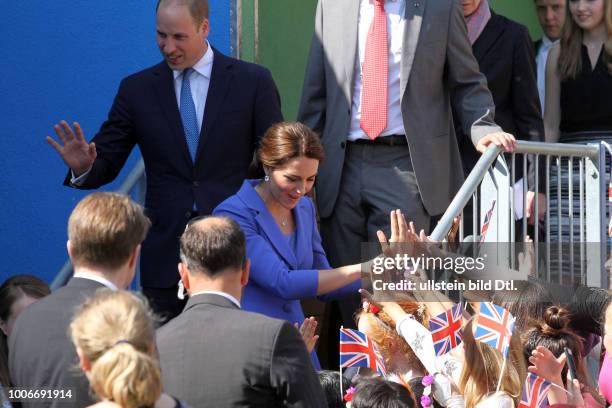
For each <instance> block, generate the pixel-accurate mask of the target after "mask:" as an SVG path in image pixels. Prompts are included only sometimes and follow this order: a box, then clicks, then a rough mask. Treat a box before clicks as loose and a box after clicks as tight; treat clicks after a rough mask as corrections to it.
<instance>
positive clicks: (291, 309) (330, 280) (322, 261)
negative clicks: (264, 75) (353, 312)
mask: <svg viewBox="0 0 612 408" xmlns="http://www.w3.org/2000/svg"><path fill="white" fill-rule="evenodd" d="M257 158H258V160H259V161H260V163H262V164H263V168H264V172H265V174H266V176H265V177H264V179H263V180H245V181H244V183H243V184H242V187H241V188H240V190H239V191H238V192H237V193H236V194H235V195H233V196H231V197H229V198H228V199H227V200H225V201H224V202H222V203H221V204H220V205H219V206H218V207H217V208H216V209H215V210H214V211H213V214H214V215H224V216H229V217H231V218H232V219H234V220H235V221H237V222H238V224H239V225H240V227H241V228H242V230H243V231H244V233H245V236H246V241H247V256H248V257H249V259H250V260H251V270H250V276H249V283H248V284H247V286H246V287H245V290H244V295H243V297H242V308H243V309H244V310H249V311H254V312H259V313H262V314H265V315H267V316H271V317H276V318H279V319H284V320H287V321H289V322H294V323H299V324H301V323H302V322H303V321H304V313H303V311H302V307H301V304H300V300H301V299H308V298H314V297H319V298H320V299H322V300H327V299H335V298H338V297H341V296H343V295H345V294H349V293H356V292H357V290H358V289H359V288H360V286H361V282H360V277H361V270H362V265H361V264H355V265H348V266H343V267H340V268H335V269H332V268H331V267H330V265H329V262H328V261H327V258H326V256H325V251H324V250H323V247H322V246H321V236H320V235H319V231H318V228H317V223H316V213H315V206H314V204H313V202H312V200H311V199H310V198H308V197H306V196H305V195H306V194H307V193H308V192H309V191H310V190H311V189H312V187H313V185H314V182H315V178H316V175H317V170H318V166H319V162H320V161H321V160H323V158H324V153H323V147H322V145H321V143H320V141H319V137H318V136H317V135H316V133H314V132H313V131H312V130H311V129H309V128H308V127H307V126H305V125H303V124H301V123H289V122H284V123H278V124H276V125H274V126H272V127H271V128H270V129H269V130H268V131H267V132H266V134H265V135H264V137H263V138H262V140H261V142H260V147H259V150H258V152H257ZM391 216H392V218H395V219H394V220H393V221H394V222H393V225H394V226H395V229H394V232H392V237H391V241H394V240H395V238H396V237H395V236H394V235H397V234H398V229H399V227H398V225H400V224H398V220H399V219H400V218H401V222H402V224H401V226H404V227H405V221H404V220H403V217H402V216H401V214H399V212H397V213H396V212H393V213H392V215H391ZM313 361H314V362H315V365H316V366H318V362H317V360H316V356H314V355H313ZM317 368H318V367H317Z"/></svg>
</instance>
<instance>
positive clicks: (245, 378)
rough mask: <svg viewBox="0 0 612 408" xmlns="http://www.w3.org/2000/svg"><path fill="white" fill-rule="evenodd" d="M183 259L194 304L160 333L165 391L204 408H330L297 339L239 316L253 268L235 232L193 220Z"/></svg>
mask: <svg viewBox="0 0 612 408" xmlns="http://www.w3.org/2000/svg"><path fill="white" fill-rule="evenodd" d="M180 256H181V263H180V264H179V274H180V275H181V281H182V282H183V285H184V287H185V289H186V290H187V292H188V293H189V296H190V298H189V301H188V302H187V305H186V306H185V310H183V313H181V314H180V315H179V316H177V317H176V318H174V319H173V320H171V321H170V322H168V323H167V324H166V325H165V326H163V327H162V328H160V329H159V331H158V333H157V348H158V351H159V357H160V362H161V369H162V376H163V380H164V389H165V391H166V392H167V393H168V394H170V395H173V396H175V397H177V398H179V399H181V400H182V401H184V402H185V403H187V404H188V405H189V406H193V407H202V408H205V407H211V408H212V407H214V408H224V407H247V406H248V407H324V406H327V404H326V402H325V396H324V394H323V390H322V388H321V386H320V384H319V382H318V380H317V377H316V375H315V372H314V368H313V366H312V363H311V362H310V357H309V355H308V352H307V351H306V346H305V345H304V341H303V340H302V338H301V337H300V335H299V333H298V331H297V330H296V329H295V328H294V327H293V326H292V325H291V324H289V323H288V322H286V321H283V320H278V319H272V318H270V317H267V316H263V315H260V314H256V313H251V312H245V311H242V310H240V298H241V296H242V289H243V288H244V285H246V283H247V281H248V277H249V265H250V263H249V260H248V259H247V258H246V243H245V238H244V234H243V232H242V231H241V230H240V227H239V226H238V224H236V222H235V221H233V220H231V219H229V218H225V217H204V218H201V217H199V218H194V219H193V220H192V221H191V222H190V223H189V224H187V228H186V229H185V232H184V233H183V235H182V237H181V240H180Z"/></svg>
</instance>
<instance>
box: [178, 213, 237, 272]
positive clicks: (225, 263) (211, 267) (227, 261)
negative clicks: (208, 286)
mask: <svg viewBox="0 0 612 408" xmlns="http://www.w3.org/2000/svg"><path fill="white" fill-rule="evenodd" d="M180 254H181V262H182V263H183V264H184V265H185V266H186V267H187V270H188V271H189V274H190V275H195V274H200V273H203V274H205V275H207V276H208V277H211V278H212V277H216V276H217V275H219V274H221V273H222V272H225V271H238V270H241V269H242V268H243V267H244V264H245V262H246V241H245V238H244V233H243V232H242V230H241V229H240V227H239V226H238V224H237V223H236V222H235V221H234V220H232V219H230V218H227V217H212V216H207V217H203V218H195V219H193V220H192V221H191V222H190V223H189V224H187V227H186V228H185V232H184V233H183V235H182V236H181V243H180Z"/></svg>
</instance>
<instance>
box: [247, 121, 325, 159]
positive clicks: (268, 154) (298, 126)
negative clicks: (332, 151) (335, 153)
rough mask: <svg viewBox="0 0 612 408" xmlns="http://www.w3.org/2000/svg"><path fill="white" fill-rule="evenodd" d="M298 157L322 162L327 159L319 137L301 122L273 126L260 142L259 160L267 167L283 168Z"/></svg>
mask: <svg viewBox="0 0 612 408" xmlns="http://www.w3.org/2000/svg"><path fill="white" fill-rule="evenodd" d="M297 157H308V158H309V159H315V160H318V161H322V160H323V159H324V158H325V153H324V152H323V145H321V140H320V139H319V136H318V135H317V134H316V133H315V132H314V131H313V130H312V129H310V128H309V127H308V126H306V125H304V124H303V123H300V122H279V123H276V124H274V125H272V126H271V127H270V128H269V129H268V130H267V131H266V134H265V135H264V136H263V138H262V139H261V141H260V142H259V149H258V150H257V160H258V161H259V162H260V163H261V164H263V165H264V166H265V167H269V168H272V169H274V168H277V167H282V166H284V165H285V164H287V162H289V161H290V160H292V159H295V158H297Z"/></svg>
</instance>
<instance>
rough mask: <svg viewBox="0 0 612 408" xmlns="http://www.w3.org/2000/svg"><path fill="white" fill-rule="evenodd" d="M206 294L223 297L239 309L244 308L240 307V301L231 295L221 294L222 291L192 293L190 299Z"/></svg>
mask: <svg viewBox="0 0 612 408" xmlns="http://www.w3.org/2000/svg"><path fill="white" fill-rule="evenodd" d="M204 294H211V295H219V296H223V297H224V298H226V299H227V300H229V301H230V302H232V303H233V304H235V305H236V306H238V309H241V308H242V306H240V302H239V301H238V299H236V298H235V297H233V296H232V295H230V294H229V293H225V292H220V291H217V290H201V291H199V292H196V293H192V294H191V295H190V296H189V297H194V296H197V295H204Z"/></svg>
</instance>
